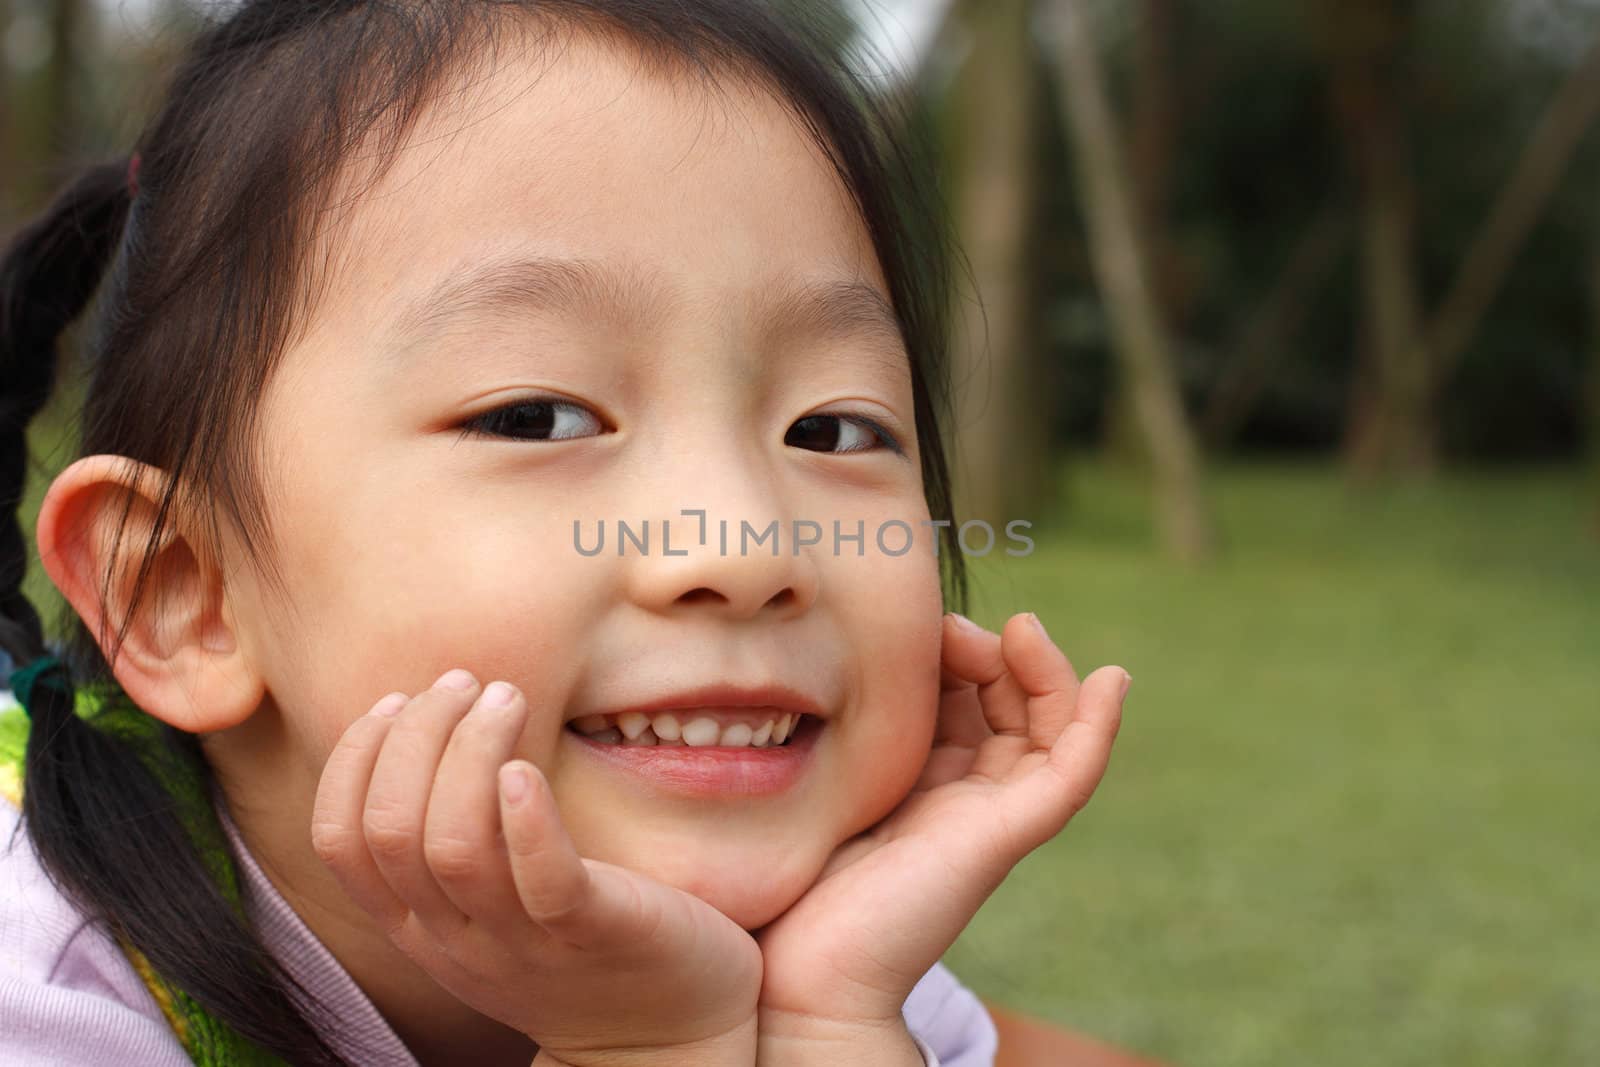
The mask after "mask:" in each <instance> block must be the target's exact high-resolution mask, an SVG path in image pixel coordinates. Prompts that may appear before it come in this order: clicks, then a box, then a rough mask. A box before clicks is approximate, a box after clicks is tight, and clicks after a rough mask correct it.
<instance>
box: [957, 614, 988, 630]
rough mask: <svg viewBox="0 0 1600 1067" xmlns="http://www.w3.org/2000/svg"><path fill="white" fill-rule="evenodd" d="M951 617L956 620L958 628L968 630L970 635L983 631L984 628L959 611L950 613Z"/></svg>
mask: <svg viewBox="0 0 1600 1067" xmlns="http://www.w3.org/2000/svg"><path fill="white" fill-rule="evenodd" d="M950 617H951V618H952V619H954V620H955V622H956V625H957V626H959V627H960V628H961V629H963V630H966V631H967V632H968V633H978V632H980V631H982V629H983V627H981V626H979V625H978V624H977V623H975V622H973V621H972V620H971V619H969V618H967V617H966V616H965V615H963V614H961V613H960V612H959V611H952V612H951V613H950Z"/></svg>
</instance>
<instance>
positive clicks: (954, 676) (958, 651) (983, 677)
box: [939, 611, 1005, 689]
mask: <svg viewBox="0 0 1600 1067" xmlns="http://www.w3.org/2000/svg"><path fill="white" fill-rule="evenodd" d="M941 636H942V641H943V644H942V646H941V649H940V657H939V658H940V664H939V685H940V688H941V689H959V688H961V687H962V686H964V685H984V684H986V683H988V682H992V681H994V680H995V679H996V678H999V677H1000V675H1001V674H1002V673H1004V671H1005V661H1004V660H1002V659H1001V658H1000V635H999V634H996V633H993V632H991V631H989V630H985V629H984V628H983V627H981V626H979V625H978V624H977V623H975V622H973V621H972V620H971V619H969V618H967V617H966V616H964V615H958V614H956V613H955V612H953V611H952V612H949V613H947V614H946V615H945V617H944V629H943V632H942V635H941Z"/></svg>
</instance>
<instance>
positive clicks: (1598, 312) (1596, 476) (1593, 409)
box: [1584, 240, 1600, 541]
mask: <svg viewBox="0 0 1600 1067" xmlns="http://www.w3.org/2000/svg"><path fill="white" fill-rule="evenodd" d="M1589 312H1590V320H1589V321H1590V324H1591V330H1592V335H1591V336H1590V338H1589V381H1588V386H1589V389H1588V396H1586V397H1585V398H1584V399H1585V401H1586V404H1585V408H1586V410H1585V411H1584V414H1585V415H1586V416H1587V417H1586V418H1585V420H1584V422H1585V428H1586V429H1587V430H1588V431H1589V432H1588V440H1587V442H1586V444H1587V445H1588V452H1589V472H1590V478H1589V487H1590V497H1589V501H1590V508H1591V510H1590V512H1589V532H1590V533H1591V534H1593V535H1594V539H1595V540H1596V541H1600V240H1597V241H1596V242H1595V253H1594V262H1593V263H1592V264H1590V272H1589Z"/></svg>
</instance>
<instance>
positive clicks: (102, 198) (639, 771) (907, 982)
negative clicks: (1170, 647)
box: [0, 0, 1128, 1067]
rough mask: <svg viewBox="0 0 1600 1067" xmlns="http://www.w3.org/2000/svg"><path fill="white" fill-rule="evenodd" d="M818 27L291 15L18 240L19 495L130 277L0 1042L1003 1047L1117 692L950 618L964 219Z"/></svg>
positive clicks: (625, 9)
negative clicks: (1040, 882) (1041, 892)
mask: <svg viewBox="0 0 1600 1067" xmlns="http://www.w3.org/2000/svg"><path fill="white" fill-rule="evenodd" d="M828 54H829V53H828V52H827V51H826V49H824V48H823V47H821V45H820V44H819V43H818V41H817V40H815V39H814V38H813V37H811V36H810V35H808V34H807V33H806V32H805V31H804V30H803V29H802V28H800V27H798V26H795V25H790V24H788V23H786V22H780V21H779V20H778V19H777V18H776V16H774V15H773V14H772V13H771V11H770V10H769V7H768V5H765V4H752V3H749V2H748V0H672V2H660V3H653V2H646V0H522V2H498V3H489V2H484V0H429V2H426V3H422V2H410V3H401V2H386V3H379V2H358V0H348V2H332V0H325V2H312V0H302V2H294V3H288V2H284V0H256V2H248V3H244V4H242V5H239V6H237V7H236V8H235V9H234V10H232V12H231V13H230V14H229V15H228V17H227V18H226V19H225V20H224V21H221V22H219V23H217V24H216V25H214V26H213V27H212V28H210V29H208V30H207V31H206V32H205V33H204V35H203V36H201V37H200V38H199V40H198V41H197V42H196V43H195V44H194V45H193V47H192V49H191V51H190V52H189V54H188V56H187V58H186V59H185V60H184V62H183V64H182V66H181V68H180V69H179V70H178V71H177V73H176V77H175V80H174V82H173V84H172V85H171V87H170V89H169V91H168V93H167V95H166V97H165V100H164V102H163V104H162V105H161V107H160V109H159V111H158V113H157V115H156V117H155V118H154V120H153V122H152V123H151V124H150V125H149V126H148V128H147V129H146V130H145V131H144V132H143V134H142V135H141V136H140V138H139V141H138V146H137V151H136V152H135V153H134V154H133V155H132V156H131V158H130V159H129V160H128V161H126V162H125V163H124V162H119V163H117V164H109V165H105V166H98V167H93V168H91V169H89V170H87V171H86V172H85V173H83V174H82V175H81V176H80V177H78V178H77V180H76V181H74V182H73V183H72V184H71V185H70V187H69V188H67V189H66V190H65V191H64V192H63V193H62V194H61V196H60V198H59V199H58V200H57V201H56V203H55V204H54V205H53V206H52V207H51V208H50V209H49V210H48V211H47V213H46V214H45V215H44V216H43V217H42V218H40V219H38V220H37V221H35V222H34V223H33V224H31V225H30V226H28V227H27V228H25V229H24V230H23V231H22V232H21V233H20V234H19V235H18V236H17V238H16V239H15V241H14V242H13V244H12V245H11V247H10V249H9V250H8V251H7V253H6V256H5V259H4V262H3V267H0V270H3V276H0V300H3V303H0V360H3V362H0V383H3V387H4V388H3V395H4V397H5V404H4V408H3V413H4V422H3V424H0V434H3V437H0V447H3V450H4V456H5V466H4V469H3V474H0V477H3V478H4V483H3V484H4V486H5V490H6V491H7V492H9V493H11V494H12V497H11V499H12V500H15V499H16V498H17V497H18V496H20V491H21V486H22V481H23V475H24V462H23V458H24V443H23V430H24V428H25V426H26V424H27V422H28V420H29V419H30V418H31V416H32V415H33V414H34V413H35V412H36V411H37V410H38V409H39V408H40V407H41V405H42V404H43V403H44V401H45V400H46V398H47V396H48V393H49V392H50V383H51V380H52V378H53V375H54V364H55V354H54V349H55V346H56V342H57V337H58V335H59V334H60V333H61V332H62V330H63V328H64V327H65V326H67V325H68V324H69V323H70V322H71V321H72V320H73V319H75V318H76V317H77V315H78V314H79V312H80V310H81V309H82V308H83V307H84V306H85V305H86V304H87V303H88V301H89V299H90V297H91V296H92V295H94V294H95V293H96V292H97V290H98V291H99V294H100V295H99V300H98V301H97V302H96V305H95V309H96V314H95V317H94V319H93V326H94V329H93V331H92V332H91V334H90V337H89V347H90V353H91V357H92V377H91V381H90V385H89V392H88V396H87V399H86V402H85V408H84V412H83V440H82V454H83V457H84V458H81V459H79V460H77V461H76V462H75V463H73V464H72V465H71V466H70V467H68V468H67V470H66V471H65V472H63V473H62V474H61V475H60V476H59V477H58V478H57V479H56V480H55V482H54V483H53V484H52V485H51V487H50V490H49V493H48V494H47V497H46V499H45V502H44V504H43V507H42V510H41V513H40V516H39V522H38V527H37V531H36V533H37V547H38V551H39V553H40V557H41V559H42V561H43V563H44V566H45V569H46V571H47V572H48V573H49V575H50V578H51V579H52V581H54V583H55V584H56V586H57V587H58V588H59V589H60V590H61V592H62V594H63V595H64V596H65V598H66V600H67V601H68V602H69V604H70V605H71V607H72V609H73V612H74V618H73V620H72V621H73V626H74V630H73V639H72V641H71V643H70V645H69V646H68V647H67V648H64V649H62V650H61V658H59V659H58V658H57V657H56V656H55V655H53V654H52V653H51V651H50V650H49V649H48V648H47V647H46V646H45V644H44V642H43V640H42V636H41V626H40V623H39V620H38V618H37V616H36V615H35V613H34V611H33V610H32V609H31V608H30V607H29V605H28V604H27V602H26V601H25V600H24V599H23V598H22V596H21V594H20V592H19V588H20V582H21V577H22V574H23V571H24V569H25V568H24V563H25V560H26V558H27V557H26V548H25V542H24V541H23V539H22V537H21V534H20V531H18V530H16V529H8V530H7V540H6V542H5V544H4V546H3V562H4V571H3V573H0V614H3V616H4V619H5V623H4V625H3V627H0V637H3V638H4V643H5V645H6V647H7V650H8V651H9V652H10V654H11V655H12V657H13V659H14V660H15V662H16V664H17V666H18V669H17V670H16V672H15V673H14V674H13V675H12V687H13V689H14V690H15V691H16V695H17V697H18V699H19V700H20V701H21V703H22V704H23V705H24V706H25V707H26V711H27V715H26V716H24V715H23V713H22V712H21V711H17V710H13V711H12V712H10V713H8V714H7V716H6V717H5V718H4V720H3V723H4V726H3V731H0V749H7V746H9V748H8V749H7V750H8V751H9V753H10V757H11V758H10V759H9V761H8V762H7V767H8V770H9V774H10V777H9V779H8V780H0V785H6V786H7V787H8V788H7V790H6V792H8V794H9V795H10V796H12V798H13V800H15V801H17V802H19V803H20V806H21V812H20V821H17V822H15V826H16V827H17V828H19V829H20V832H17V833H15V834H13V835H11V840H10V844H11V847H10V849H9V850H8V851H7V852H5V853H4V856H3V865H0V1059H3V1060H4V1062H6V1063H7V1064H36V1063H37V1064H44V1063H50V1064H57V1063H67V1062H71V1063H108V1064H109V1063H113V1062H115V1063H119V1064H123V1063H134V1064H140V1065H161V1064H178V1063H185V1062H190V1061H193V1062H198V1063H216V1064H223V1063H227V1064H232V1063H256V1062H263V1063H264V1062H275V1061H277V1060H282V1061H286V1062H289V1063H294V1064H339V1063H347V1064H413V1063H416V1064H429V1065H432V1064H458V1063H470V1064H487V1065H497V1064H527V1063H529V1062H530V1061H531V1062H533V1063H536V1064H539V1065H540V1067H559V1065H573V1067H591V1065H593V1067H606V1065H612V1064H617V1065H624V1064H625V1065H630V1067H645V1065H680V1064H694V1065H702V1064H704V1065H718V1064H739V1065H743V1067H748V1065H749V1064H752V1063H760V1064H762V1065H772V1067H778V1065H783V1064H829V1065H838V1064H861V1065H869V1064H870V1065H891V1067H892V1065H914V1064H920V1063H930V1064H937V1063H943V1064H945V1065H947V1067H949V1065H956V1064H959V1065H962V1067H970V1065H976V1064H980V1063H988V1062H990V1061H991V1058H992V1056H993V1054H994V1043H995V1037H994V1035H995V1031H994V1027H993V1025H992V1023H991V1022H990V1020H989V1018H988V1016H987V1015H986V1014H985V1013H984V1011H983V1008H982V1006H981V1004H980V1003H979V1002H978V1001H977V1000H976V998H975V997H973V996H972V994H971V993H970V992H969V991H967V990H966V989H964V988H963V987H962V986H960V984H959V983H958V982H956V981H955V979H954V978H953V977H952V976H951V975H950V974H949V972H948V971H945V970H944V969H943V968H942V967H941V966H940V965H939V962H938V961H939V957H940V955H941V954H942V953H943V952H944V951H945V950H946V949H947V948H948V947H949V945H950V944H951V943H952V942H953V941H954V939H955V938H956V936H957V935H958V934H959V933H960V931H961V929H962V928H963V926H964V925H965V924H966V923H967V922H968V921H969V920H970V919H971V917H972V916H973V914H974V913H975V912H976V911H977V909H978V907H979V906H980V905H981V904H982V902H983V901H984V900H985V899H986V898H987V897H988V896H989V894H990V893H992V892H993V891H994V889H995V888H996V886H997V885H998V884H999V883H1000V882H1001V880H1002V879H1003V878H1004V877H1005V876H1006V874H1007V873H1008V871H1009V870H1010V869H1011V868H1012V867H1013V866H1014V865H1015V864H1016V863H1017V862H1018V861H1019V860H1020V859H1022V858H1023V857H1024V856H1025V855H1026V854H1027V853H1028V852H1029V851H1031V850H1032V849H1034V848H1036V847H1037V846H1039V845H1040V844H1042V843H1043V842H1045V841H1046V840H1048V839H1049V838H1050V837H1052V836H1053V835H1054V834H1055V833H1057V832H1058V831H1059V830H1060V829H1061V828H1062V827H1063V826H1064V825H1065V823H1066V822H1067V820H1068V819H1069V818H1070V817H1071V816H1072V814H1073V813H1075V812H1076V811H1077V810H1079V809H1080V808H1081V807H1082V806H1083V805H1084V804H1085V803H1086V802H1087V801H1088V799H1089V796H1090V794H1091V793H1092V792H1093V790H1094V788H1095V786H1096V785H1097V783H1098V781H1099V779H1100V777H1101V775H1102V773H1103V771H1104V769H1105V766H1106V762H1107V759H1108V756H1109V751H1110V746H1111V743H1112V740H1113V737H1114V735H1115V733H1116V728H1117V724H1118V721H1119V717H1120V707H1121V702H1122V698H1123V695H1124V693H1125V691H1126V686H1127V681H1128V678H1127V675H1126V673H1125V672H1124V671H1123V670H1122V669H1121V668H1116V667H1109V668H1102V669H1101V670H1099V671H1096V672H1095V673H1094V674H1092V675H1090V676H1089V677H1088V678H1087V679H1085V680H1084V681H1083V683H1082V685H1081V686H1080V684H1079V683H1078V680H1077V679H1076V677H1075V675H1074V673H1073V670H1072V667H1071V665H1070V664H1069V663H1068V661H1067V659H1066V658H1065V656H1064V655H1063V654H1062V653H1061V652H1060V650H1059V649H1057V648H1056V646H1055V645H1054V644H1052V643H1051V641H1050V639H1049V638H1048V637H1047V635H1046V634H1045V632H1044V630H1043V628H1042V627H1041V626H1040V625H1039V623H1038V620H1037V619H1036V618H1034V617H1033V616H1031V615H1019V616H1016V617H1013V618H1012V619H1011V620H1010V621H1009V622H1008V623H1007V624H1006V625H1005V627H1004V628H1003V631H1002V632H1001V633H999V634H995V633H991V632H988V631H985V630H983V629H981V628H979V627H977V626H975V625H973V624H971V623H970V622H967V621H966V620H965V619H963V618H962V617H961V616H959V615H954V614H944V607H945V599H944V591H943V590H944V587H945V586H946V585H947V586H948V588H949V591H950V596H951V598H952V599H953V600H954V601H955V603H956V605H957V606H960V604H961V602H962V597H963V594H964V576H963V572H962V569H961V563H960V558H959V552H958V550H957V549H956V545H955V540H954V538H953V537H952V536H951V534H952V532H953V531H952V528H951V527H950V526H949V525H948V523H949V520H950V519H951V518H952V516H951V514H950V504H949V500H950V497H949V492H948V479H947V474H946V466H945V460H944V453H943V451H942V444H941V438H940V422H941V419H942V417H943V415H944V413H945V412H946V410H947V402H946V397H945V393H944V386H943V381H942V379H943V375H944V373H945V368H944V364H943V361H942V358H941V352H942V345H943V333H942V329H943V326H942V319H941V316H940V314H939V308H940V307H941V306H942V302H943V300H944V297H945V292H944V276H943V273H942V268H941V262H942V261H941V256H940V245H939V243H938V230H937V228H936V227H934V226H931V225H929V223H928V220H929V219H930V218H934V217H936V216H933V215H931V214H929V204H930V203H931V201H930V200H928V199H926V198H925V187H924V185H923V183H922V182H921V180H920V179H919V175H918V172H917V169H916V161H915V159H914V158H913V157H912V156H910V155H908V154H906V153H904V152H903V151H902V150H901V149H899V148H897V147H896V141H895V140H894V136H895V129H894V127H893V124H892V115H889V114H888V113H885V112H881V111H880V110H878V109H879V107H880V105H879V104H878V103H875V102H874V99H873V98H872V97H871V95H870V94H868V93H867V92H866V91H865V90H864V89H863V87H862V86H861V85H859V84H856V83H854V82H852V81H850V80H849V78H848V76H847V74H846V73H845V72H843V71H842V70H841V69H839V68H838V67H836V66H835V65H834V63H833V61H831V60H829V59H828V58H827V56H828ZM102 278H103V279H104V281H103V287H102ZM939 523H943V524H944V525H939ZM624 527H625V528H626V529H627V534H626V536H624V534H623V529H624ZM608 530H609V531H610V534H611V537H612V539H611V540H604V537H605V534H606V532H607V531H608ZM641 531H643V536H642V537H641V536H640V534H641ZM747 531H750V532H747ZM884 531H887V533H885V532H884ZM934 531H938V532H939V533H940V534H941V536H942V538H943V550H942V551H935V548H936V544H937V543H936V542H934V541H933V539H932V537H931V536H930V534H932V533H933V532H934ZM597 533H598V534H599V535H600V536H601V537H602V541H603V543H602V549H601V550H599V551H596V550H594V543H595V538H596V536H597ZM908 534H909V535H911V542H910V549H909V550H901V548H902V546H903V545H905V544H906V543H907V535H908ZM752 541H754V544H753V545H752V544H751V542H752ZM24 745H25V758H24V752H23V749H24ZM0 808H3V810H5V811H6V812H7V817H8V818H13V814H12V812H11V809H10V808H9V807H5V806H0ZM11 829H13V827H12V826H0V831H10V830H11Z"/></svg>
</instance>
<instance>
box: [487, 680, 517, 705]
mask: <svg viewBox="0 0 1600 1067" xmlns="http://www.w3.org/2000/svg"><path fill="white" fill-rule="evenodd" d="M516 695H517V691H516V690H515V689H513V688H511V686H510V685H509V684H507V683H505V682H490V683H489V688H487V689H485V690H484V691H483V696H481V697H479V698H478V703H480V704H482V705H483V706H484V707H487V708H503V707H505V706H506V705H508V704H510V703H511V701H512V698H514V697H515V696H516Z"/></svg>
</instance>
